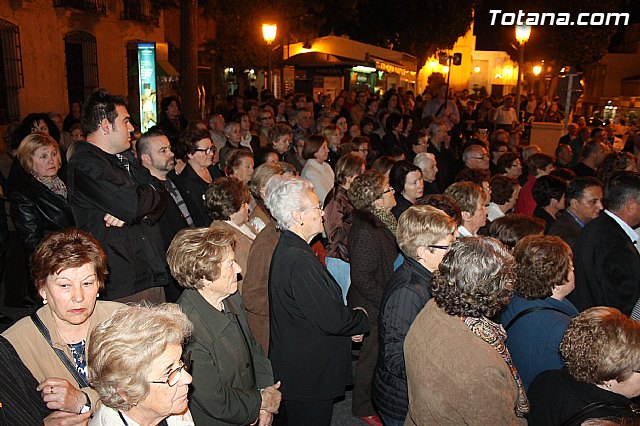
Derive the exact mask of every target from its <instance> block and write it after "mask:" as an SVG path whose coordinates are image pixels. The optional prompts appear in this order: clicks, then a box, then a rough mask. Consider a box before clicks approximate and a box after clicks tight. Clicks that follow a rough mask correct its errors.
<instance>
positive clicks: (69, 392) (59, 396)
mask: <svg viewBox="0 0 640 426" xmlns="http://www.w3.org/2000/svg"><path fill="white" fill-rule="evenodd" d="M36 390H37V391H38V392H40V395H42V400H43V401H44V402H46V403H47V408H49V409H50V410H62V411H66V412H68V413H79V412H80V410H81V409H82V407H83V406H84V404H85V403H86V402H87V397H86V394H85V393H84V392H82V391H81V390H79V389H76V388H75V387H74V386H73V385H71V383H69V382H68V381H67V380H65V379H60V378H58V377H49V378H47V379H44V380H43V381H42V382H40V384H39V385H38V387H37V388H36Z"/></svg>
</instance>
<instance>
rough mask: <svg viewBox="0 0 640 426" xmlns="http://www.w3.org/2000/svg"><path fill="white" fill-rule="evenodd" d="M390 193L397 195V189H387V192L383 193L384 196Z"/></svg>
mask: <svg viewBox="0 0 640 426" xmlns="http://www.w3.org/2000/svg"><path fill="white" fill-rule="evenodd" d="M389 192H390V193H392V194H395V193H396V190H395V189H393V188H389V189H387V190H386V191H383V192H382V193H383V194H388V193H389Z"/></svg>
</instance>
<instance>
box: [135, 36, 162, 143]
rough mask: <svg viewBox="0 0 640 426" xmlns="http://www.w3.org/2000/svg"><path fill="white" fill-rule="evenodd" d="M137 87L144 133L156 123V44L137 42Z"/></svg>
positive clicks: (141, 124) (141, 126) (141, 128)
mask: <svg viewBox="0 0 640 426" xmlns="http://www.w3.org/2000/svg"><path fill="white" fill-rule="evenodd" d="M138 87H139V89H138V90H139V91H140V121H141V123H140V130H141V131H142V133H146V131H147V130H149V128H151V127H153V126H155V125H156V124H157V123H158V118H157V117H158V108H157V99H156V98H157V96H156V94H157V92H156V45H155V43H140V44H138Z"/></svg>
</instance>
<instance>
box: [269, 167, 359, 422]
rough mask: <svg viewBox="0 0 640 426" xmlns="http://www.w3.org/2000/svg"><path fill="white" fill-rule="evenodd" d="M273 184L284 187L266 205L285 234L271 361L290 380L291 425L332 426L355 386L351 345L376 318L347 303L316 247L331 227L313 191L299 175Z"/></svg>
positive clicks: (276, 264)
mask: <svg viewBox="0 0 640 426" xmlns="http://www.w3.org/2000/svg"><path fill="white" fill-rule="evenodd" d="M271 179H277V181H276V182H274V183H277V186H276V187H275V189H274V190H273V191H271V192H270V193H269V194H268V195H267V199H266V200H265V201H266V203H267V205H268V206H269V208H270V210H271V214H272V215H273V217H274V219H275V220H276V221H277V224H278V228H280V229H281V230H282V232H281V234H280V239H279V241H278V245H277V246H276V250H275V252H274V253H273V258H272V260H271V274H270V278H269V301H270V306H269V312H270V317H271V327H270V333H271V340H270V342H271V343H270V347H269V358H270V359H271V363H272V366H273V373H274V374H273V375H274V378H275V379H276V380H281V381H282V387H281V388H280V391H281V392H282V395H283V403H282V404H281V410H282V409H284V410H285V412H286V418H287V424H289V425H305V424H313V425H329V424H330V423H331V415H332V413H333V400H334V399H335V398H337V397H340V396H342V395H344V391H345V387H346V386H348V385H350V384H351V380H352V375H351V374H352V372H351V341H352V340H353V341H361V340H362V335H363V334H364V333H366V332H368V331H369V321H368V318H367V315H366V312H364V310H363V309H362V308H354V309H353V310H352V309H349V308H347V307H346V306H345V305H344V303H343V299H342V292H341V290H340V287H339V286H338V283H337V282H336V281H335V280H334V279H333V278H332V277H331V275H330V274H329V273H328V272H327V270H326V269H325V268H324V266H323V265H322V263H321V262H320V261H319V260H318V258H317V257H316V256H315V254H314V253H313V251H312V250H311V247H310V246H309V242H310V241H311V240H312V239H313V238H314V237H315V236H316V235H318V234H320V233H321V232H322V229H323V226H322V216H323V214H324V213H323V211H322V207H321V203H320V200H319V199H318V196H317V195H316V194H315V192H313V186H312V185H311V184H310V183H309V182H308V181H306V180H304V179H300V178H296V177H286V176H274V177H272V178H271ZM270 184H271V182H270Z"/></svg>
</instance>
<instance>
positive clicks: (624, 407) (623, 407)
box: [561, 402, 638, 426]
mask: <svg viewBox="0 0 640 426" xmlns="http://www.w3.org/2000/svg"><path fill="white" fill-rule="evenodd" d="M600 408H610V409H612V410H618V411H625V412H627V413H633V414H635V417H638V413H637V412H636V410H637V409H634V407H633V404H631V405H628V404H624V403H622V402H618V403H616V402H592V403H591V404H589V405H585V406H584V407H582V408H581V409H579V410H578V411H576V412H575V413H573V415H571V417H569V418H568V419H567V420H565V421H564V422H562V425H561V426H568V425H571V424H572V423H574V422H575V421H576V420H580V419H581V418H582V417H583V416H584V415H586V414H588V413H590V412H592V411H594V410H598V409H600ZM584 420H587V419H584Z"/></svg>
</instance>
